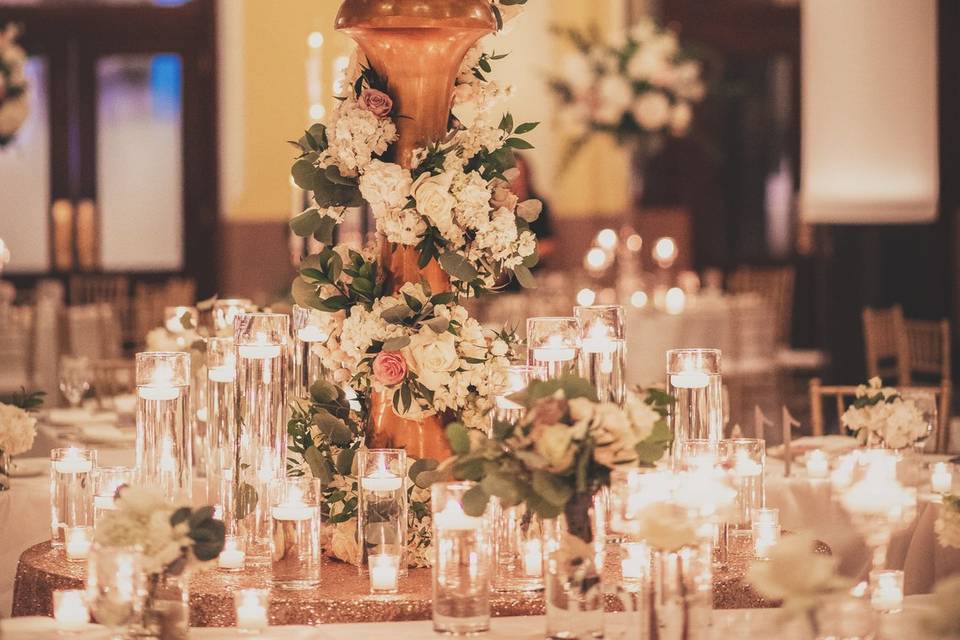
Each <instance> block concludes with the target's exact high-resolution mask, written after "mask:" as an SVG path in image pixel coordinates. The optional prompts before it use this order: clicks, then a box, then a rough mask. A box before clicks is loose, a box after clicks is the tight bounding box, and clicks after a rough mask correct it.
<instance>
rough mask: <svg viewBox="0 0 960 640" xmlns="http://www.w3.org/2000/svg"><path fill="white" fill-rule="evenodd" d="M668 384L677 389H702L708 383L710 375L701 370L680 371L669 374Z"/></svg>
mask: <svg viewBox="0 0 960 640" xmlns="http://www.w3.org/2000/svg"><path fill="white" fill-rule="evenodd" d="M670 384H672V385H673V386H674V387H676V388H677V389H703V388H704V387H706V386H707V385H708V384H710V376H709V375H707V374H706V373H705V372H703V371H681V372H680V373H674V374H671V376H670Z"/></svg>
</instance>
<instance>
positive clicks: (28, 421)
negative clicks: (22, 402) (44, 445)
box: [0, 403, 37, 456]
mask: <svg viewBox="0 0 960 640" xmlns="http://www.w3.org/2000/svg"><path fill="white" fill-rule="evenodd" d="M36 433H37V419H36V418H34V417H33V416H32V415H30V414H29V413H28V412H27V411H25V410H23V409H21V408H20V407H15V406H13V405H12V404H3V403H0V452H3V453H6V454H7V455H10V456H16V455H19V454H21V453H25V452H27V451H29V450H30V448H31V447H32V446H33V438H34V436H36Z"/></svg>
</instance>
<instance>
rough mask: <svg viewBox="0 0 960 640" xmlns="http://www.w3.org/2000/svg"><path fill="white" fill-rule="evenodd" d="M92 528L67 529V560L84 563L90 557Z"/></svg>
mask: <svg viewBox="0 0 960 640" xmlns="http://www.w3.org/2000/svg"><path fill="white" fill-rule="evenodd" d="M91 534H92V531H91V530H90V527H67V535H66V544H65V550H66V553H67V560H69V561H70V562H82V561H84V560H86V559H87V556H88V555H90V545H91V542H92V541H91Z"/></svg>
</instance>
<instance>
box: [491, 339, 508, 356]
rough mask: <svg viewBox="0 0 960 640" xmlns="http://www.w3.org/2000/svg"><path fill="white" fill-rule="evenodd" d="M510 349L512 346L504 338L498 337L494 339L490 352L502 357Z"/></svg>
mask: <svg viewBox="0 0 960 640" xmlns="http://www.w3.org/2000/svg"><path fill="white" fill-rule="evenodd" d="M509 351H510V347H508V346H507V343H506V342H504V341H503V340H500V339H497V340H494V341H493V344H491V345H490V353H491V354H493V355H494V356H496V357H498V358H502V357H503V356H505V355H507V352H509Z"/></svg>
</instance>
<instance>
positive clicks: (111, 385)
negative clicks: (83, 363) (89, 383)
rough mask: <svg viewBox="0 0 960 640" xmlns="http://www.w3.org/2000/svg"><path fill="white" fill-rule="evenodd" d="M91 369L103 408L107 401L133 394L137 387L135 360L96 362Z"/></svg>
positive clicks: (96, 392) (96, 393) (122, 359)
mask: <svg viewBox="0 0 960 640" xmlns="http://www.w3.org/2000/svg"><path fill="white" fill-rule="evenodd" d="M90 368H91V371H92V374H93V376H92V377H93V389H94V393H95V395H96V397H97V401H98V402H99V403H100V404H101V407H102V406H103V403H104V401H105V400H107V399H109V398H113V397H114V396H117V395H120V394H123V393H132V392H133V390H134V388H135V387H136V384H135V382H136V379H135V378H134V362H133V360H129V359H126V358H109V359H106V360H94V361H93V362H92V363H91V364H90Z"/></svg>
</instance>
